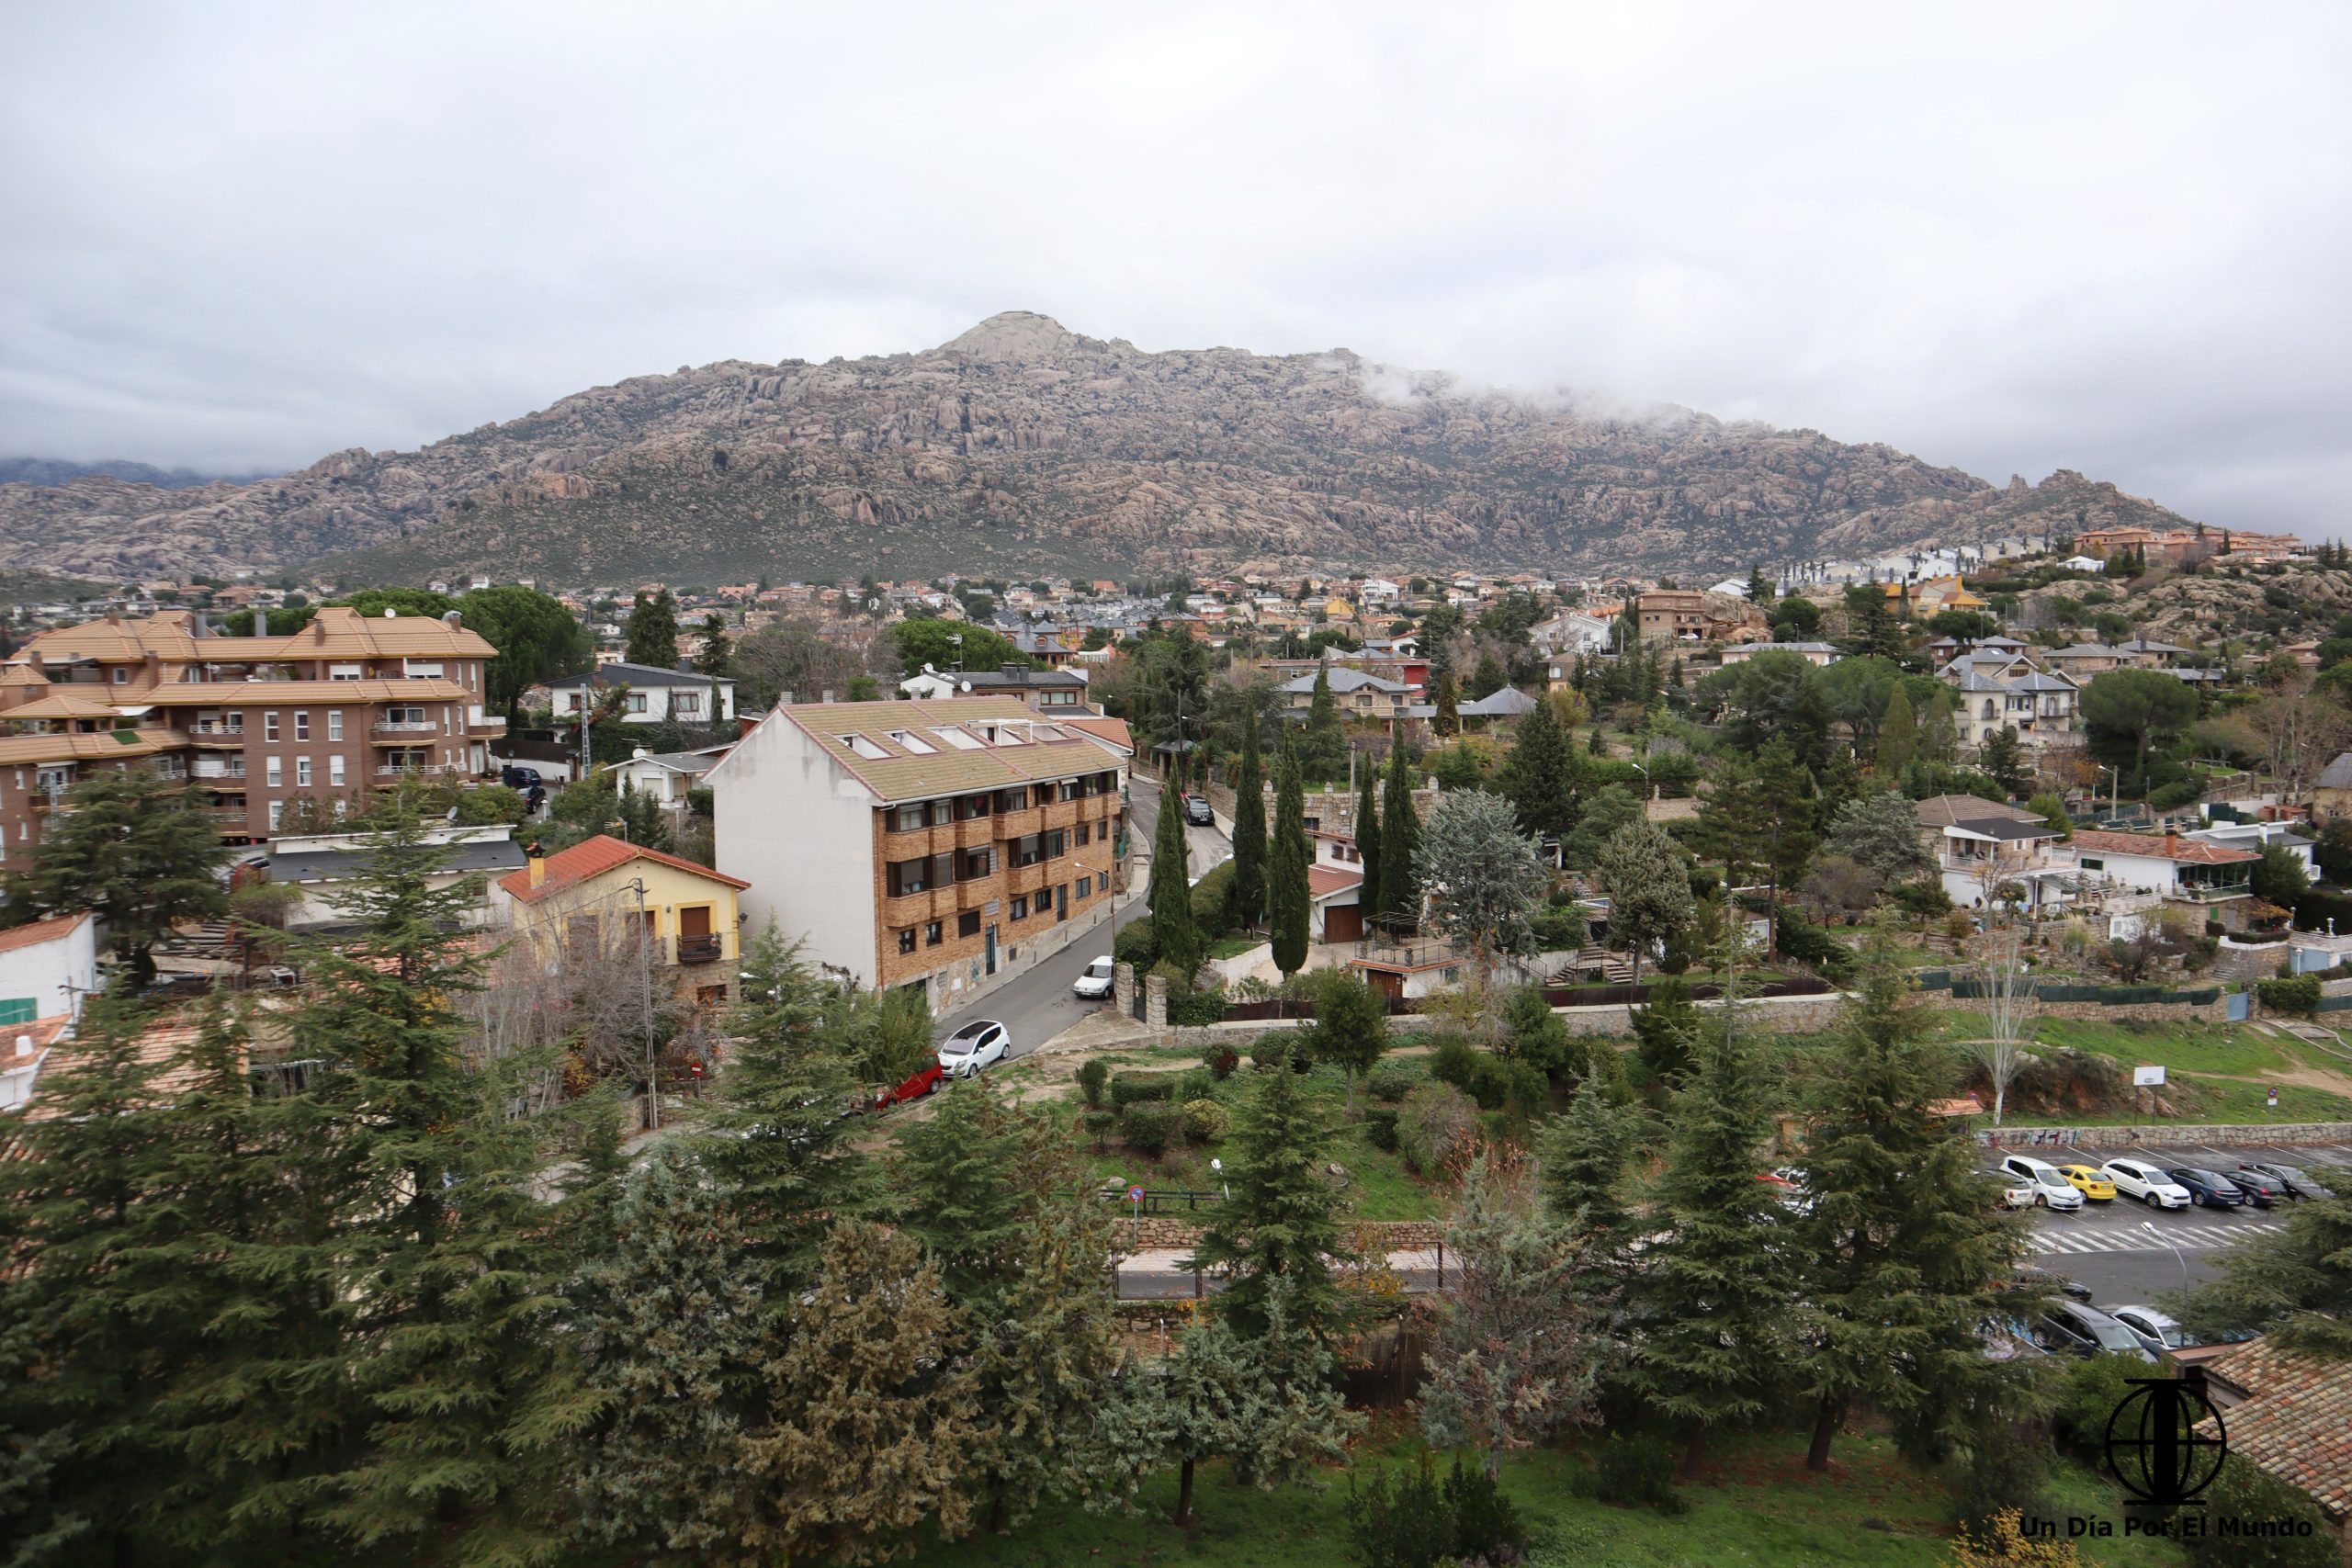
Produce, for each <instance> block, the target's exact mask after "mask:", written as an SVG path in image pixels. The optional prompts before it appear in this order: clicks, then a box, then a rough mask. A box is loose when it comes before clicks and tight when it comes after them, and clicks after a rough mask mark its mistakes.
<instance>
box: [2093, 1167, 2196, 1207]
mask: <svg viewBox="0 0 2352 1568" xmlns="http://www.w3.org/2000/svg"><path fill="white" fill-rule="evenodd" d="M2103 1168H2104V1169H2105V1171H2106V1172H2107V1179H2109V1181H2112V1182H2113V1183H2115V1190H2116V1191H2118V1192H2120V1193H2121V1194H2122V1195H2123V1196H2124V1197H2126V1198H2137V1199H2138V1200H2139V1201H2141V1202H2143V1203H2145V1204H2146V1205H2148V1207H2149V1208H2151V1209H2186V1208H2188V1205H2189V1202H2190V1201H2191V1200H2190V1198H2189V1196H2188V1188H2186V1187H2183V1186H2182V1185H2181V1184H2180V1183H2179V1182H2177V1181H2175V1180H2174V1179H2172V1178H2171V1177H2170V1176H2167V1175H2166V1174H2165V1168H2164V1167H2162V1166H2160V1165H2157V1164H2155V1163H2154V1162H2153V1161H2150V1160H2144V1159H2123V1158H2119V1159H2111V1160H2109V1161H2108V1162H2107V1164H2106V1166H2105V1167H2103Z"/></svg>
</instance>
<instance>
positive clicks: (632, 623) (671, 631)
mask: <svg viewBox="0 0 2352 1568" xmlns="http://www.w3.org/2000/svg"><path fill="white" fill-rule="evenodd" d="M628 662H629V663H631V664H639V665H643V666H644V667H645V668H646V669H649V670H672V669H675V668H676V667H677V663H678V601H677V599H676V598H675V597H674V596H673V595H672V593H671V592H670V591H669V590H668V589H667V588H664V589H663V590H662V592H659V593H642V592H640V593H639V594H638V596H637V598H636V600H635V602H634V603H632V604H630V606H629V613H628Z"/></svg>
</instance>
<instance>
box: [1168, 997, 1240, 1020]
mask: <svg viewBox="0 0 2352 1568" xmlns="http://www.w3.org/2000/svg"><path fill="white" fill-rule="evenodd" d="M1225 1006H1226V1003H1225V993H1224V992H1223V991H1191V992H1187V993H1185V994H1184V995H1182V996H1178V995H1176V994H1174V993H1173V992H1171V993H1170V995H1169V998H1168V1021H1169V1022H1170V1023H1172V1024H1175V1025H1177V1026H1178V1027H1180V1028H1183V1029H1199V1028H1202V1027H1204V1026H1205V1025H1207V1024H1212V1023H1216V1022H1218V1021H1221V1020H1223V1019H1224V1017H1225Z"/></svg>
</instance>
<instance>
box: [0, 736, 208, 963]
mask: <svg viewBox="0 0 2352 1568" xmlns="http://www.w3.org/2000/svg"><path fill="white" fill-rule="evenodd" d="M64 805H65V806H66V807H67V808H68V809H66V810H63V811H60V812H53V813H51V816H50V819H49V823H48V826H47V827H46V829H44V830H43V833H42V836H41V840H40V843H38V844H36V845H34V846H33V847H32V851H31V853H30V855H29V856H28V857H25V856H19V857H18V860H19V862H20V863H21V869H17V868H12V869H11V871H10V873H9V874H8V878H7V881H6V897H5V899H0V925H22V924H24V923H25V922H26V921H28V920H33V919H40V918H41V917H42V916H45V915H53V914H59V913H62V912H64V911H67V910H74V909H88V910H90V911H91V912H92V913H93V914H95V915H96V916H97V918H98V921H99V923H100V925H101V926H103V927H104V929H105V931H106V934H107V942H108V943H109V944H110V945H111V946H112V947H113V949H114V952H115V954H116V956H117V957H119V958H120V959H121V960H122V961H123V962H124V964H127V965H128V966H129V967H130V974H131V978H132V979H133V980H135V981H137V982H139V983H140V984H141V985H144V984H145V983H146V982H147V981H148V980H149V979H150V978H152V977H153V975H154V973H155V961H154V959H153V956H152V954H153V949H154V946H155V944H156V943H157V942H161V941H163V940H164V938H165V937H168V936H170V935H171V934H172V928H173V927H174V926H175V925H176V924H178V923H179V922H181V921H184V920H201V919H212V918H214V917H215V916H218V915H220V914H221V913H222V912H223V911H225V910H226V909H227V908H228V907H229V904H228V892H227V889H226V888H225V886H223V884H222V882H221V879H220V868H221V866H223V865H224V864H226V863H227V862H228V859H229V849H228V847H227V846H226V845H225V844H223V843H222V842H221V841H220V829H217V828H215V827H214V826H213V823H212V818H210V817H209V815H207V813H206V812H205V810H204V808H203V807H202V805H201V803H199V802H198V799H197V797H196V795H194V793H193V792H192V790H191V789H190V787H189V786H188V785H187V784H175V783H174V782H172V781H171V780H169V779H166V778H164V777H163V776H162V775H161V774H159V773H156V772H155V771H154V770H153V769H152V768H139V769H136V770H133V771H131V772H130V773H115V772H112V771H107V772H103V773H94V774H92V775H91V776H90V777H89V778H87V779H85V780H84V781H83V782H82V783H80V784H75V785H74V787H73V788H72V789H70V790H68V791H66V792H65V796H64Z"/></svg>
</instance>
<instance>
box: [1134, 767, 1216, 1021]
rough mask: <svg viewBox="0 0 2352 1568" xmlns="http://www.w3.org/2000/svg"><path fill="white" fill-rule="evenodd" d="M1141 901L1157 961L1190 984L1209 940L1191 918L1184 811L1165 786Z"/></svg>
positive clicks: (1190, 862) (1188, 861)
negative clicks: (1146, 911) (1147, 881)
mask: <svg viewBox="0 0 2352 1568" xmlns="http://www.w3.org/2000/svg"><path fill="white" fill-rule="evenodd" d="M1144 902H1145V904H1146V905H1147V906H1148V907H1149V908H1150V910H1151V940H1152V945H1153V946H1154V947H1156V948H1157V949H1158V950H1159V962H1161V963H1162V964H1169V965H1170V966H1171V967H1172V968H1174V969H1175V970H1176V971H1177V972H1178V973H1179V974H1181V975H1182V976H1184V978H1185V981H1186V983H1187V984H1188V985H1189V984H1190V982H1191V979H1192V976H1193V971H1194V970H1196V969H1198V968H1199V967H1200V966H1201V956H1202V954H1203V953H1205V952H1207V950H1208V943H1207V942H1205V941H1204V940H1203V938H1202V936H1201V929H1200V926H1199V924H1198V923H1197V922H1195V921H1194V920H1193V887H1192V852H1191V850H1190V849H1189V848H1188V846H1187V845H1186V842H1185V839H1184V813H1183V810H1182V807H1180V806H1179V805H1178V803H1177V802H1175V801H1173V800H1171V799H1170V798H1169V796H1168V792H1167V791H1166V790H1164V789H1163V790H1161V791H1160V800H1159V824H1158V827H1157V828H1156V829H1155V831H1154V833H1153V836H1152V841H1151V887H1150V889H1149V891H1148V892H1147V893H1146V894H1145V895H1144Z"/></svg>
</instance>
